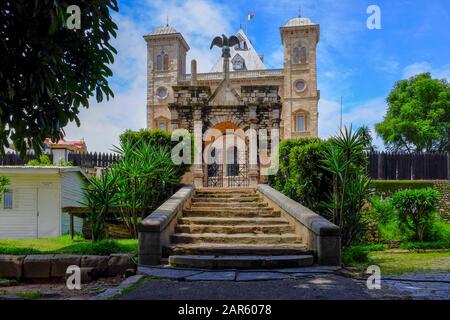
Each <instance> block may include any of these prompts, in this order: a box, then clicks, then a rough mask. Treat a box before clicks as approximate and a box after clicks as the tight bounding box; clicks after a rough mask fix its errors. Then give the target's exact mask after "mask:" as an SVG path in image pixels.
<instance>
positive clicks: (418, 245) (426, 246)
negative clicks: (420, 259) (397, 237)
mask: <svg viewBox="0 0 450 320" xmlns="http://www.w3.org/2000/svg"><path fill="white" fill-rule="evenodd" d="M400 248H401V249H407V250H432V249H450V239H447V240H446V241H433V242H403V243H401V244H400Z"/></svg>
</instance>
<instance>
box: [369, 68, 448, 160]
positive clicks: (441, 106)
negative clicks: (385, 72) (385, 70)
mask: <svg viewBox="0 0 450 320" xmlns="http://www.w3.org/2000/svg"><path fill="white" fill-rule="evenodd" d="M387 102H388V110H387V114H386V116H385V117H384V120H383V122H380V123H378V124H376V125H375V130H376V132H377V134H378V135H380V136H381V138H382V139H383V140H384V142H385V144H386V146H387V148H388V149H389V150H392V151H404V152H450V85H449V83H448V82H447V81H446V80H438V79H432V78H431V75H430V74H429V73H423V74H419V75H417V76H415V77H411V78H409V79H408V80H402V81H399V82H397V83H396V84H395V86H394V88H393V89H392V91H391V92H390V93H389V96H388V97H387Z"/></svg>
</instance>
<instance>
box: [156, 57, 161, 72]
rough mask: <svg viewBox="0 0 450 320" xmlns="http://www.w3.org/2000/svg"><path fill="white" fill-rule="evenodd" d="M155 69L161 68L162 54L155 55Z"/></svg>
mask: <svg viewBox="0 0 450 320" xmlns="http://www.w3.org/2000/svg"><path fill="white" fill-rule="evenodd" d="M156 70H158V71H161V70H162V56H161V55H160V54H158V55H157V56H156Z"/></svg>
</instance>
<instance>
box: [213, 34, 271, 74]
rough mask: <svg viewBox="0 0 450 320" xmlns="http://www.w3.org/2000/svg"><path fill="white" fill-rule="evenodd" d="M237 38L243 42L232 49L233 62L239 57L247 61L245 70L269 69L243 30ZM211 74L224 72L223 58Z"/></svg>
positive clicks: (215, 65)
mask: <svg viewBox="0 0 450 320" xmlns="http://www.w3.org/2000/svg"><path fill="white" fill-rule="evenodd" d="M236 37H238V38H239V40H241V43H240V45H239V46H236V47H231V48H230V55H231V61H233V59H234V57H235V56H236V55H239V56H240V57H241V58H242V59H244V61H245V70H265V69H267V67H266V66H265V65H264V63H263V62H262V60H261V58H260V56H259V55H258V53H257V52H256V50H255V48H253V45H252V43H251V41H250V40H249V39H248V37H247V35H246V34H245V32H244V31H243V30H242V29H241V30H239V31H238V32H237V33H236ZM244 43H245V45H244ZM210 72H223V58H219V60H218V61H217V62H216V63H215V64H214V66H213V67H212V69H211V71H210Z"/></svg>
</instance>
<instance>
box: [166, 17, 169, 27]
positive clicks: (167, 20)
mask: <svg viewBox="0 0 450 320" xmlns="http://www.w3.org/2000/svg"><path fill="white" fill-rule="evenodd" d="M168 26H169V15H167V16H166V27H168Z"/></svg>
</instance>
